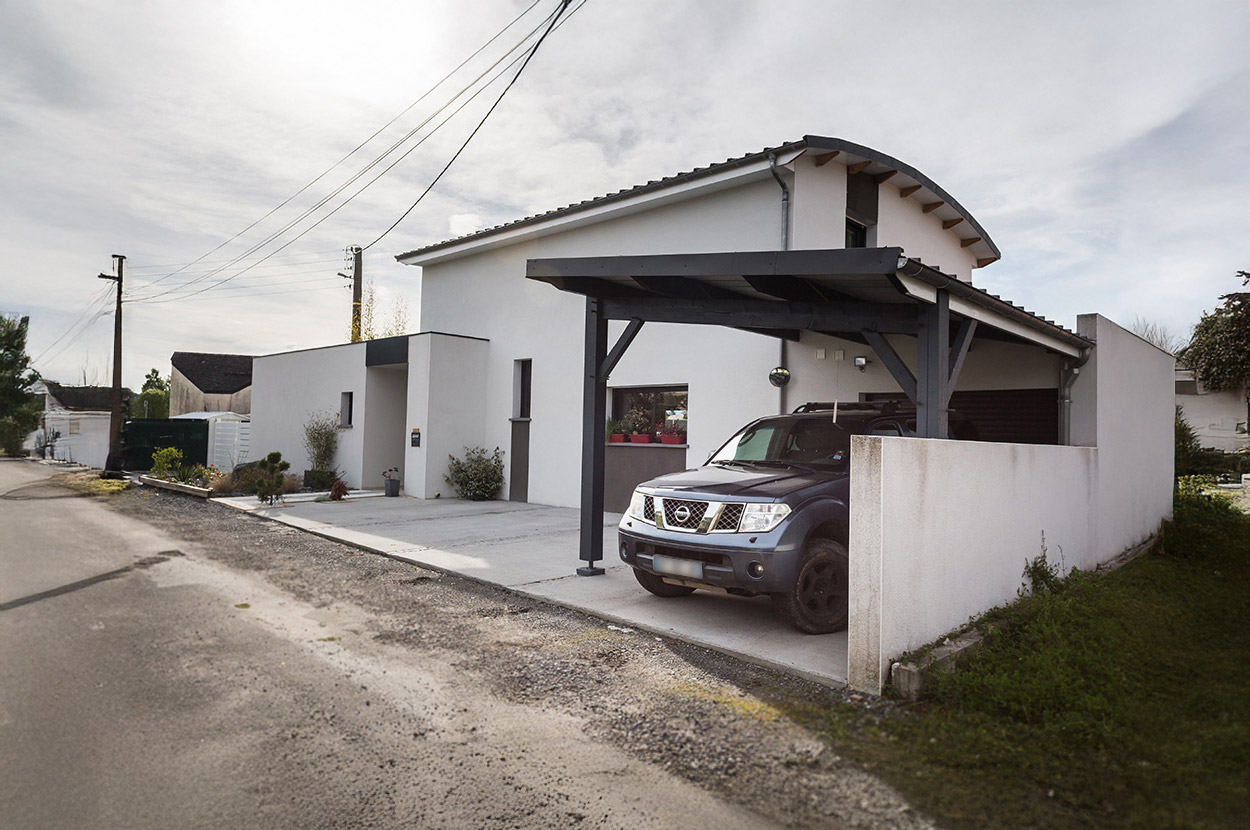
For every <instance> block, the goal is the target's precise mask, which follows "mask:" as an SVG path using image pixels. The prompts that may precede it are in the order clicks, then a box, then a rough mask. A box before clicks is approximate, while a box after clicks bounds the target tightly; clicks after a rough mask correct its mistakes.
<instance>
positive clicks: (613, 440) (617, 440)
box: [608, 432, 625, 444]
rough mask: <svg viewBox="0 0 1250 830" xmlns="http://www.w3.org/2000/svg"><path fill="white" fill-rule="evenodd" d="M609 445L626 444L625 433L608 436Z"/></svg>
mask: <svg viewBox="0 0 1250 830" xmlns="http://www.w3.org/2000/svg"><path fill="white" fill-rule="evenodd" d="M608 443H609V444H624V443H625V433H623V432H614V433H612V434H611V435H609V436H608Z"/></svg>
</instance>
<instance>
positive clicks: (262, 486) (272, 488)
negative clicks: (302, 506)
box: [256, 451, 299, 504]
mask: <svg viewBox="0 0 1250 830" xmlns="http://www.w3.org/2000/svg"><path fill="white" fill-rule="evenodd" d="M256 467H257V469H258V470H260V478H259V479H258V480H257V482H256V498H258V499H260V500H261V501H262V502H264V503H265V504H273V503H274V502H275V501H277V500H278V499H280V498H282V496H283V494H284V492H285V490H284V485H285V483H286V479H287V478H295V476H287V475H286V471H287V470H289V469H290V468H291V462H289V461H283V460H282V453H280V452H276V451H275V452H271V453H269V455H267V456H265V457H264V458H262V459H261V460H260V461H257V462H256ZM295 480H296V482H297V483H298V481H299V479H297V478H296V479H295Z"/></svg>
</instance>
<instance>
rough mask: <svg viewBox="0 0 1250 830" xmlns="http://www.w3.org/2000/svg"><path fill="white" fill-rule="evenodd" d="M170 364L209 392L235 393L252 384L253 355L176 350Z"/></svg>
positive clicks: (216, 393) (218, 393)
mask: <svg viewBox="0 0 1250 830" xmlns="http://www.w3.org/2000/svg"><path fill="white" fill-rule="evenodd" d="M170 363H171V364H172V365H173V367H174V368H175V369H177V370H178V371H179V372H181V373H182V375H183V377H185V378H186V379H187V380H189V381H190V382H191V383H192V384H194V385H195V388H196V389H199V390H200V391H201V392H205V393H207V394H210V395H233V394H234V393H235V392H238V391H239V390H241V389H246V388H247V387H249V386H251V385H252V356H251V355H250V354H205V353H203V352H174V355H173V357H172V358H170Z"/></svg>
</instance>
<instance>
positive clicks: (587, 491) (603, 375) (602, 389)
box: [577, 297, 642, 576]
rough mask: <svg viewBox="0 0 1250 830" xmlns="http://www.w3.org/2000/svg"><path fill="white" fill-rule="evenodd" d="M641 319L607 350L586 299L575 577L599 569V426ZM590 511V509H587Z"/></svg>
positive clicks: (602, 319)
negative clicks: (614, 374) (612, 378)
mask: <svg viewBox="0 0 1250 830" xmlns="http://www.w3.org/2000/svg"><path fill="white" fill-rule="evenodd" d="M641 329H642V320H640V319H638V318H631V319H630V321H629V324H628V325H626V326H625V331H623V332H621V336H620V338H619V339H618V340H617V341H616V344H615V345H614V346H613V347H612V351H611V352H609V351H608V318H607V316H606V315H605V314H604V313H603V305H602V303H601V302H600V301H599V300H598V299H596V298H594V297H587V298H586V377H585V380H584V381H583V383H582V518H581V545H580V548H581V550H580V553H579V554H578V556H579V557H580V558H581V559H583V560H585V561H586V564H585V565H583V566H582V567H580V568H578V569H577V573H578V575H579V576H599V575H600V574H602V573H603V568H600V567H597V566H596V565H595V563H596V562H598V561H599V560H601V559H603V491H604V486H605V485H604V480H603V475H604V450H603V427H604V423H605V422H606V421H607V416H608V412H607V398H608V375H610V374H611V373H612V370H613V369H615V368H616V364H617V363H618V362H619V361H620V359H621V357H622V356H623V355H624V354H625V351H626V349H628V348H629V344H630V343H633V342H634V338H635V337H637V336H638V332H639V331H640V330H641ZM587 511H590V512H587Z"/></svg>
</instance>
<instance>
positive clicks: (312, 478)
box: [304, 470, 339, 490]
mask: <svg viewBox="0 0 1250 830" xmlns="http://www.w3.org/2000/svg"><path fill="white" fill-rule="evenodd" d="M338 478H339V474H338V471H336V470H305V471H304V486H305V487H308V488H310V489H312V490H329V489H330V488H331V487H333V486H334V482H336V481H338Z"/></svg>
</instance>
